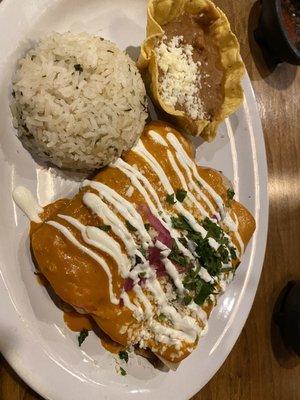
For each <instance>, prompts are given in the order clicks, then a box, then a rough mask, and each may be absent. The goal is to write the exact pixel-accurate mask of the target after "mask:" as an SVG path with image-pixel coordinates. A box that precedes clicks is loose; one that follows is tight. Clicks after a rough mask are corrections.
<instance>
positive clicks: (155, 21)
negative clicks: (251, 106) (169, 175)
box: [138, 0, 244, 141]
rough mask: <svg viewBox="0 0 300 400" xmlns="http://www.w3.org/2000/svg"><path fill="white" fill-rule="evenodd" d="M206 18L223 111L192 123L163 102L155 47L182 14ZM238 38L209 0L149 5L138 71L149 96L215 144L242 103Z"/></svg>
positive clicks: (192, 131)
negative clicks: (219, 131)
mask: <svg viewBox="0 0 300 400" xmlns="http://www.w3.org/2000/svg"><path fill="white" fill-rule="evenodd" d="M186 13H187V14H192V15H195V14H203V15H204V18H205V16H207V18H208V20H209V21H213V22H212V23H211V25H210V26H209V31H208V34H209V35H210V36H211V37H212V38H213V40H214V43H215V44H216V46H217V48H218V51H219V55H220V63H221V66H222V69H223V74H224V76H223V81H222V87H223V90H224V97H223V102H222V105H221V107H220V108H219V109H218V110H217V112H216V113H215V115H213V117H212V118H211V120H204V119H202V120H201V119H199V120H193V119H192V118H190V117H189V116H188V115H187V114H186V113H185V112H184V111H179V110H176V109H175V108H174V107H173V106H170V105H168V104H166V103H165V102H164V100H163V99H162V96H161V95H160V93H159V71H158V62H157V56H156V53H155V47H156V45H157V43H158V42H159V41H160V40H161V39H162V37H163V36H164V25H165V24H167V23H169V22H171V21H174V20H175V19H176V18H178V17H180V16H181V15H182V14H186ZM239 50H240V48H239V43H238V41H237V38H236V37H235V35H234V34H233V33H232V31H231V29H230V24H229V22H228V19H227V18H226V16H225V14H224V13H223V12H222V11H221V10H220V9H219V8H218V7H216V6H215V5H214V3H213V2H211V1H209V0H150V1H149V4H148V17H147V38H146V40H145V41H144V43H143V44H142V46H141V53H140V57H139V60H138V67H139V68H140V70H141V71H142V73H144V75H145V79H146V82H147V83H148V88H149V90H150V93H151V95H152V97H153V99H154V101H155V102H156V104H157V105H158V106H159V107H160V108H161V109H162V110H163V111H164V112H166V113H167V114H168V115H169V116H170V117H171V120H172V121H173V122H174V123H176V124H177V125H178V126H179V127H181V128H182V129H183V130H185V131H188V132H189V133H190V134H192V135H194V136H202V137H203V138H204V139H205V140H207V141H212V140H213V139H214V137H215V136H216V131H217V128H218V125H219V124H220V122H222V121H223V120H224V119H225V118H226V117H228V116H229V115H230V114H232V113H233V112H235V111H236V110H237V108H238V107H239V106H240V104H241V102H242V101H243V89H242V87H241V78H242V76H243V74H244V64H243V62H242V60H241V57H240V51H239Z"/></svg>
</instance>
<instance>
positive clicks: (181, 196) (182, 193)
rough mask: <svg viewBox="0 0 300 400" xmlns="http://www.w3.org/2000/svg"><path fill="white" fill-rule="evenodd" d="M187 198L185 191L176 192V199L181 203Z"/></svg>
mask: <svg viewBox="0 0 300 400" xmlns="http://www.w3.org/2000/svg"><path fill="white" fill-rule="evenodd" d="M186 196H187V191H186V190H183V189H178V190H176V199H177V200H178V201H180V203H182V202H183V201H184V199H185V198H186Z"/></svg>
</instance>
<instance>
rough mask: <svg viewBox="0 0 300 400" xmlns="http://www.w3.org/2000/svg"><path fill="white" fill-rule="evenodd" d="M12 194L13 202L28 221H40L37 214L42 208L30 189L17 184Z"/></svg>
mask: <svg viewBox="0 0 300 400" xmlns="http://www.w3.org/2000/svg"><path fill="white" fill-rule="evenodd" d="M12 196H13V199H14V202H15V203H16V204H17V206H18V207H19V208H20V209H21V210H22V211H23V212H24V213H25V214H26V215H27V217H28V218H29V219H30V221H33V222H37V223H39V222H42V220H41V218H40V216H39V214H41V213H42V212H43V211H44V209H43V208H42V207H41V206H40V205H39V204H38V202H37V201H36V199H35V198H34V197H33V195H32V193H31V192H30V190H28V189H27V188H25V187H24V186H17V187H16V188H15V189H14V191H13V193H12Z"/></svg>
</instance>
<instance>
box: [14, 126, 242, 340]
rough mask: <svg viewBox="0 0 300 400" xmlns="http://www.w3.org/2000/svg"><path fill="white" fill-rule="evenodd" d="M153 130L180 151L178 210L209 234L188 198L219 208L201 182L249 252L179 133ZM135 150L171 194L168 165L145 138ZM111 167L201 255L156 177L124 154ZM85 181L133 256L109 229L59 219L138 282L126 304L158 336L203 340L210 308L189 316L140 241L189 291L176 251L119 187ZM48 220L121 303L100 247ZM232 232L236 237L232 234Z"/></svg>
mask: <svg viewBox="0 0 300 400" xmlns="http://www.w3.org/2000/svg"><path fill="white" fill-rule="evenodd" d="M148 134H149V136H150V138H151V140H153V141H154V142H155V143H158V144H159V145H161V146H163V147H166V148H167V147H168V146H169V144H168V142H169V143H170V144H171V145H172V147H173V148H174V150H175V156H176V158H175V157H174V156H173V154H172V152H171V151H170V150H167V157H168V160H169V162H170V165H171V166H172V168H173V170H174V174H175V175H176V176H177V177H178V179H179V181H180V184H181V186H182V188H183V189H184V190H186V191H187V201H184V202H183V203H180V202H179V201H177V202H176V203H175V204H174V209H175V210H176V211H177V213H178V214H181V215H183V216H184V217H185V218H186V219H187V220H188V222H189V224H190V226H191V227H192V228H193V229H194V230H195V231H196V232H199V233H200V234H201V236H202V237H203V238H205V237H206V235H207V231H206V230H205V229H204V228H203V226H202V225H201V224H200V223H199V222H198V221H197V220H196V219H195V217H194V216H193V214H192V213H191V212H190V211H189V210H187V208H186V203H188V204H192V205H193V206H194V207H195V208H196V209H197V210H198V211H199V212H200V214H201V216H202V217H209V213H208V212H207V210H206V209H205V207H203V205H202V204H201V203H200V201H199V200H198V199H199V198H200V199H202V200H203V201H204V203H205V204H206V207H207V208H208V209H209V210H210V212H212V213H216V212H217V211H216V209H215V207H214V206H213V204H212V202H211V201H210V199H209V198H208V197H207V196H206V195H205V194H204V193H203V191H202V190H201V188H200V186H199V184H198V182H199V183H200V184H201V185H202V186H203V188H205V190H206V191H207V192H208V193H209V194H210V195H211V197H212V198H213V199H214V201H215V202H216V204H217V206H218V208H219V210H220V211H221V214H222V213H223V219H222V221H223V223H224V225H226V226H227V227H228V228H229V229H230V231H232V232H234V234H235V236H236V238H237V241H238V243H239V247H240V250H241V252H243V250H244V244H243V242H242V240H241V238H240V235H239V233H238V221H237V218H236V216H234V218H235V219H236V222H235V221H233V219H232V218H231V216H230V215H229V213H228V212H227V213H225V212H224V204H223V201H222V198H221V197H220V196H219V195H218V194H217V193H216V192H215V191H214V190H213V189H212V188H211V187H210V186H209V185H208V183H207V182H206V181H205V180H204V179H202V178H201V176H200V174H199V173H198V171H197V168H196V165H195V163H194V162H193V161H192V160H191V159H190V158H189V156H188V155H187V153H186V152H185V150H184V148H183V146H182V145H181V144H180V142H179V140H178V139H177V138H176V136H175V135H174V134H172V133H171V132H169V133H168V134H167V141H168V142H167V141H166V140H165V139H164V138H163V137H162V136H161V135H160V134H159V133H157V132H155V131H154V130H150V131H149V132H148ZM132 151H133V152H135V153H136V154H137V155H138V156H139V157H141V158H142V159H143V160H144V161H145V162H146V163H147V165H148V166H149V167H150V168H151V169H152V171H153V172H154V173H155V174H156V175H157V177H158V179H159V181H160V182H161V184H162V186H163V188H164V189H165V191H166V193H167V194H169V195H172V194H174V192H175V191H174V188H173V187H172V185H171V183H170V181H169V179H168V177H167V176H166V174H165V172H164V170H163V168H162V166H161V165H160V163H159V162H158V161H157V160H156V159H155V157H154V156H153V155H152V154H151V153H150V152H149V151H148V150H147V149H146V147H145V146H144V144H143V142H142V141H139V142H138V143H137V145H136V146H135V148H133V149H132ZM111 167H112V168H117V169H119V170H120V171H122V172H123V173H124V174H125V175H126V176H127V177H128V178H129V179H130V182H131V185H132V186H131V187H132V190H131V192H132V193H131V194H133V190H134V189H136V190H138V192H139V193H140V194H141V195H142V196H143V198H144V200H145V202H146V203H147V205H148V206H149V208H150V210H151V212H152V213H153V214H154V215H155V216H156V218H158V219H159V220H160V222H161V223H162V224H163V226H164V227H165V228H166V229H168V231H169V232H170V234H171V236H172V238H173V239H174V240H175V241H176V244H177V245H178V247H179V250H180V251H181V252H182V253H183V254H184V255H185V256H187V257H189V259H195V257H194V256H193V250H191V249H190V248H189V249H187V248H186V247H185V246H183V244H182V243H181V242H180V241H179V240H178V239H179V238H180V234H179V233H178V231H177V230H176V229H174V228H173V227H172V222H171V216H170V214H169V213H168V212H167V211H166V210H165V209H164V207H163V206H162V203H161V201H160V199H159V196H158V194H157V192H156V190H155V189H154V188H153V186H152V184H151V183H150V181H149V180H148V179H147V178H146V177H145V176H144V175H143V174H142V173H141V172H140V171H139V170H138V169H137V168H136V167H135V166H132V165H130V164H128V163H126V162H125V161H124V160H122V159H119V160H117V161H116V162H115V163H114V164H112V165H111ZM183 171H184V173H183ZM195 179H196V180H197V181H198V182H197V183H196V182H195ZM82 186H83V187H91V188H92V189H94V190H95V191H96V192H97V194H95V193H92V192H86V193H85V194H84V195H83V203H84V204H85V205H86V206H87V207H88V208H89V209H90V210H91V211H92V212H93V213H95V214H96V215H97V216H99V217H100V218H101V219H102V221H103V222H104V224H107V225H109V226H110V227H111V230H112V232H113V233H114V234H115V235H116V236H117V237H118V238H119V239H120V240H121V242H122V243H123V244H124V247H125V249H126V252H127V254H128V255H129V257H130V258H131V259H130V258H129V257H128V256H127V254H124V252H123V251H122V248H121V246H120V244H119V243H118V242H117V241H116V240H114V239H113V238H112V237H111V236H110V235H109V234H108V233H106V232H104V231H102V230H101V229H99V228H97V227H94V226H85V225H83V224H82V223H80V221H78V220H77V219H75V218H73V217H70V216H67V215H62V214H58V218H60V219H62V220H63V221H65V222H67V223H68V224H70V225H71V227H73V228H75V229H77V230H78V231H79V232H80V234H81V237H82V240H83V241H84V242H85V243H86V244H87V245H89V246H91V247H93V248H94V249H97V250H99V251H102V252H104V253H106V254H108V255H109V256H110V257H111V258H112V259H113V260H114V262H115V264H116V265H117V268H118V272H119V274H120V275H121V276H122V277H123V278H124V279H126V278H130V279H132V281H133V282H134V284H133V291H134V293H135V295H136V299H135V300H134V302H132V301H131V300H130V297H129V296H128V294H127V293H126V292H125V291H124V290H123V291H122V292H121V294H120V298H121V299H122V300H123V302H124V305H125V306H126V307H128V308H129V309H130V310H131V311H132V313H133V315H134V316H135V317H136V319H137V320H145V319H146V320H147V321H148V324H147V327H146V330H150V331H151V332H152V333H153V334H154V337H155V338H156V340H158V341H159V342H161V343H165V344H168V345H170V344H174V345H175V346H177V347H178V346H179V347H180V345H181V344H182V341H184V342H188V343H193V342H194V341H195V340H196V339H197V336H199V335H201V334H202V332H203V327H204V328H205V329H206V323H207V315H206V313H205V312H204V310H203V309H202V308H201V307H199V306H197V305H196V304H195V303H193V302H192V303H191V304H190V305H189V306H188V309H189V310H190V311H191V315H193V317H192V316H187V315H183V316H182V315H181V314H180V312H179V311H177V310H176V308H175V307H174V306H172V305H171V304H170V302H169V300H168V299H167V295H166V293H165V291H164V290H163V288H162V286H161V284H160V282H159V280H158V279H157V278H156V275H155V272H154V271H153V269H152V268H151V266H150V265H149V262H148V261H147V260H146V259H145V257H144V256H143V254H142V253H141V251H140V250H139V247H138V245H137V243H136V236H137V237H138V238H139V241H140V242H141V243H143V247H144V248H146V249H147V248H148V247H149V246H154V245H156V247H158V248H159V249H160V250H161V254H162V255H163V258H162V262H163V263H164V266H165V269H166V271H167V273H168V275H169V276H170V278H171V279H172V280H173V282H174V284H175V286H176V288H177V290H178V292H179V294H180V295H183V294H184V292H185V288H184V286H183V283H182V279H181V278H182V277H181V275H180V274H179V272H178V270H177V268H176V267H175V265H174V264H173V263H172V262H171V261H170V260H169V259H168V258H167V257H168V255H169V253H170V249H168V248H166V246H165V245H163V244H162V243H160V242H158V241H157V242H156V243H154V242H153V240H152V238H151V236H150V235H149V233H148V231H147V230H146V228H145V225H144V222H143V219H142V217H141V215H140V214H139V212H138V211H137V210H136V209H135V207H134V206H133V205H132V203H130V202H129V201H127V200H126V199H125V198H124V197H122V196H121V195H120V194H119V193H117V192H116V191H115V190H113V189H112V188H110V187H108V186H107V185H105V184H103V183H101V182H97V181H89V180H85V181H84V182H83V184H82ZM192 191H193V192H192ZM196 196H197V197H196ZM13 197H14V200H15V202H16V203H17V204H18V205H19V207H20V208H21V209H22V210H23V211H24V212H25V213H26V214H27V215H28V216H29V218H30V219H31V220H33V221H35V222H42V221H41V219H40V217H39V214H40V213H41V212H42V211H43V209H42V208H41V207H40V206H39V205H38V204H37V202H36V201H35V200H34V198H33V196H32V195H31V193H30V192H29V191H27V189H25V188H22V187H19V188H16V189H15V191H14V193H13ZM113 208H114V209H115V210H116V211H117V213H118V215H119V216H121V217H122V218H120V217H119V216H118V215H117V213H116V212H115V211H113ZM224 213H225V214H224ZM124 220H126V221H128V222H129V224H130V225H132V227H134V229H135V233H134V234H132V232H130V231H129V228H128V226H126V224H125V223H124ZM47 224H49V225H51V226H52V227H54V228H56V229H57V230H59V231H60V232H61V234H62V235H63V236H64V237H66V238H67V239H68V240H69V241H70V242H71V243H72V244H73V245H74V246H76V247H77V248H79V249H80V250H81V251H83V252H84V253H86V254H87V255H89V256H90V257H91V258H93V259H94V260H95V261H96V262H97V263H98V264H99V265H100V266H101V268H102V269H103V270H104V271H105V273H106V275H107V279H108V286H109V295H110V301H111V302H112V303H113V304H119V299H118V298H117V296H116V294H115V293H114V288H113V282H112V273H111V270H110V268H109V266H108V264H107V262H106V261H105V259H104V258H103V257H101V256H100V255H99V254H98V253H97V252H95V251H93V250H92V249H90V248H89V247H86V246H84V245H83V244H82V243H81V242H79V240H77V239H76V237H75V236H74V235H73V234H72V231H71V230H70V229H68V228H67V227H66V226H65V225H63V224H60V223H59V222H57V221H48V222H47ZM227 237H228V238H229V239H230V237H229V236H227ZM230 241H231V240H230ZM209 245H210V246H211V247H212V248H214V249H215V250H217V249H218V247H219V243H218V242H217V241H215V240H214V239H213V238H209ZM135 256H139V257H140V259H141V264H137V265H135V266H134V267H132V261H133V258H134V257H135ZM141 272H143V273H144V274H145V276H146V277H147V279H146V289H147V290H148V291H150V292H151V293H152V295H153V297H154V304H152V303H151V302H150V301H149V299H148V297H147V296H146V294H145V293H144V290H143V289H142V287H141V286H140V284H139V274H140V273H141ZM199 275H200V276H201V278H202V279H204V280H205V281H206V282H213V281H214V279H213V278H212V277H211V276H210V275H209V273H208V272H207V270H206V269H204V268H203V267H202V268H201V269H200V272H199ZM221 283H222V282H221ZM154 308H155V310H154ZM157 312H160V313H162V314H163V315H164V316H165V317H166V318H168V319H169V320H170V321H172V324H173V326H172V327H169V326H165V325H164V324H161V323H159V322H158V321H157V320H156V319H155V318H154V316H155V313H156V314H157ZM199 321H202V326H201V325H199Z"/></svg>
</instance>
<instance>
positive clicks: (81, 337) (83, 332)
mask: <svg viewBox="0 0 300 400" xmlns="http://www.w3.org/2000/svg"><path fill="white" fill-rule="evenodd" d="M88 336H89V331H88V330H87V329H82V330H81V331H80V334H79V336H78V338H77V339H78V345H79V347H80V346H81V345H82V343H83V342H84V341H85V339H86V338H87V337H88Z"/></svg>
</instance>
